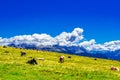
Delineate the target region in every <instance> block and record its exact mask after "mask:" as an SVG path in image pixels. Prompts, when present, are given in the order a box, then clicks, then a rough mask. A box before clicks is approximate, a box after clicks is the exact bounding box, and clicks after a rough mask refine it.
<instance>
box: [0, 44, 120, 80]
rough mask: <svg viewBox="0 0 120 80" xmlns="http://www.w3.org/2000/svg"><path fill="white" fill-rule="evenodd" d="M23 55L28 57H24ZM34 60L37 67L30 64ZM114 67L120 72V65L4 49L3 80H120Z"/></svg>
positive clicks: (1, 60) (1, 57) (1, 58)
mask: <svg viewBox="0 0 120 80" xmlns="http://www.w3.org/2000/svg"><path fill="white" fill-rule="evenodd" d="M21 51H22V52H26V55H25V56H21ZM61 55H64V56H65V61H64V62H63V63H59V57H60V56H61ZM68 56H71V58H68ZM31 57H32V58H35V59H36V60H37V62H38V64H37V65H30V64H27V63H26V62H27V61H28V60H30V59H31ZM37 58H44V60H38V59H37ZM112 65H113V66H116V67H119V68H120V62H118V61H113V60H106V59H97V60H94V58H89V57H82V56H76V55H70V54H63V53H57V52H48V51H37V50H26V49H19V48H12V47H3V46H0V80H119V79H120V72H118V71H111V70H110V66H112Z"/></svg>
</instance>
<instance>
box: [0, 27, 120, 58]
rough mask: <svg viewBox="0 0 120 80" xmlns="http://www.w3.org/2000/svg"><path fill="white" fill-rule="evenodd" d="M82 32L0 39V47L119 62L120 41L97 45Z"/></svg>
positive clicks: (77, 29)
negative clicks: (45, 51) (68, 54)
mask: <svg viewBox="0 0 120 80" xmlns="http://www.w3.org/2000/svg"><path fill="white" fill-rule="evenodd" d="M83 31H84V30H83V29H82V28H75V29H74V30H73V31H72V32H62V33H61V34H59V35H57V36H55V37H52V36H50V35H49V34H45V33H44V34H37V33H35V34H32V35H19V36H14V37H11V38H2V37H0V45H8V46H12V47H19V48H27V49H38V50H47V51H56V52H64V53H70V54H77V55H82V56H90V57H99V58H107V59H113V60H120V40H114V41H110V42H105V43H104V44H97V43H96V41H95V39H91V40H89V41H87V40H85V38H84V35H83Z"/></svg>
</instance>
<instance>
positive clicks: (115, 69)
mask: <svg viewBox="0 0 120 80" xmlns="http://www.w3.org/2000/svg"><path fill="white" fill-rule="evenodd" d="M111 70H113V71H119V68H118V67H114V66H111Z"/></svg>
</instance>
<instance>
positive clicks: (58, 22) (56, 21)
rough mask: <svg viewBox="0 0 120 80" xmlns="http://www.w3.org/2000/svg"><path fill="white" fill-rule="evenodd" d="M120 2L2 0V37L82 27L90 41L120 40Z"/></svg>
mask: <svg viewBox="0 0 120 80" xmlns="http://www.w3.org/2000/svg"><path fill="white" fill-rule="evenodd" d="M119 4H120V2H119V0H3V1H0V37H3V38H5V37H12V36H15V35H24V34H33V33H47V34H49V35H51V36H56V35H58V34H60V33H61V32H63V31H66V32H71V31H72V30H73V29H74V28H75V27H81V28H83V29H84V33H83V34H84V37H85V38H86V39H88V40H90V39H95V40H96V42H97V43H104V42H107V41H112V40H120V36H119V35H120V31H119V30H120V5H119Z"/></svg>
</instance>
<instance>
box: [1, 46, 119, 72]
mask: <svg viewBox="0 0 120 80" xmlns="http://www.w3.org/2000/svg"><path fill="white" fill-rule="evenodd" d="M3 48H7V47H6V46H3ZM20 53H21V54H20V56H25V55H27V53H26V52H23V51H21V52H20ZM29 58H31V59H30V60H28V61H27V62H26V63H28V64H31V65H37V64H38V62H37V60H42V61H44V58H32V57H29ZM68 58H72V56H68ZM58 59H59V61H58V62H59V63H63V62H64V61H65V56H64V55H62V56H60V57H59V58H58ZM94 60H95V61H97V60H98V59H97V58H94ZM110 70H112V71H119V68H118V67H115V66H111V67H110Z"/></svg>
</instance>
